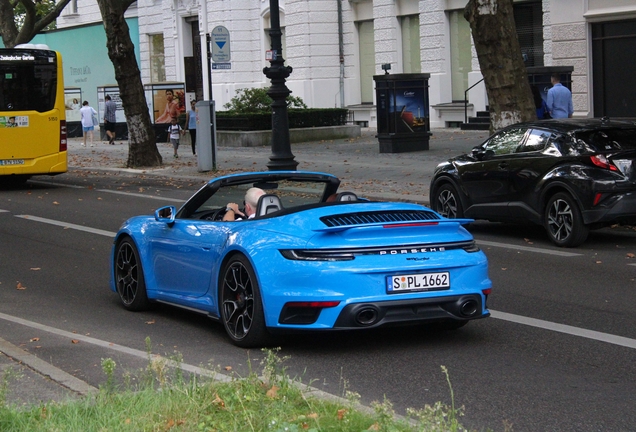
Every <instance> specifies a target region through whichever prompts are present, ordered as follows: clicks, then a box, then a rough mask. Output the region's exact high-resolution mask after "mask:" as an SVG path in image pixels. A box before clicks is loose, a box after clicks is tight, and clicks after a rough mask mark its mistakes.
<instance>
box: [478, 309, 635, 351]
mask: <svg viewBox="0 0 636 432" xmlns="http://www.w3.org/2000/svg"><path fill="white" fill-rule="evenodd" d="M490 316H491V317H493V318H496V319H500V320H504V321H510V322H513V323H517V324H523V325H527V326H530V327H537V328H541V329H545V330H550V331H555V332H559V333H565V334H569V335H572V336H580V337H583V338H586V339H592V340H597V341H600V342H606V343H610V344H614V345H620V346H624V347H627V348H636V339H629V338H626V337H622V336H616V335H612V334H609V333H601V332H597V331H594V330H586V329H582V328H579V327H573V326H569V325H566V324H559V323H555V322H550V321H544V320H540V319H536V318H529V317H524V316H521V315H513V314H509V313H506V312H498V311H493V310H491V311H490Z"/></svg>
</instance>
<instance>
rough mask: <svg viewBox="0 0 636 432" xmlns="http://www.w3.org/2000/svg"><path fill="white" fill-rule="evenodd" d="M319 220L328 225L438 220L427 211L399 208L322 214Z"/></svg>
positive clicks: (433, 214)
mask: <svg viewBox="0 0 636 432" xmlns="http://www.w3.org/2000/svg"><path fill="white" fill-rule="evenodd" d="M320 220H321V221H322V222H323V223H324V224H325V225H327V226H328V227H339V226H350V225H364V224H372V223H391V222H421V221H430V220H439V216H437V215H436V214H435V213H433V212H428V211H421V210H401V211H374V212H361V213H347V214H341V215H334V216H323V217H321V218H320Z"/></svg>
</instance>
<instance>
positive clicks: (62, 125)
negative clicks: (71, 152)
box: [60, 120, 67, 152]
mask: <svg viewBox="0 0 636 432" xmlns="http://www.w3.org/2000/svg"><path fill="white" fill-rule="evenodd" d="M66 148H67V143H66V120H60V151H61V152H63V151H66Z"/></svg>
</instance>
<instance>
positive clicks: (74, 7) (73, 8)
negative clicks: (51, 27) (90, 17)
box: [64, 0, 77, 15]
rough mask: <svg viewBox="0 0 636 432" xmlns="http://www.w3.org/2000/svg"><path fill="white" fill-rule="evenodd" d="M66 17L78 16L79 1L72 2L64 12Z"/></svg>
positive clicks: (73, 0) (72, 0)
mask: <svg viewBox="0 0 636 432" xmlns="http://www.w3.org/2000/svg"><path fill="white" fill-rule="evenodd" d="M64 14H65V15H77V0H71V1H70V2H69V3H68V5H67V6H66V10H65V11H64Z"/></svg>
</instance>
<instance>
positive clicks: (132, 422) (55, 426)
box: [0, 350, 465, 432]
mask: <svg viewBox="0 0 636 432" xmlns="http://www.w3.org/2000/svg"><path fill="white" fill-rule="evenodd" d="M264 352H265V359H264V360H263V363H262V364H261V366H262V371H261V374H260V375H259V374H257V373H255V372H251V373H249V374H248V376H246V377H235V378H233V379H232V380H231V381H230V382H219V381H217V380H214V379H213V378H212V377H201V376H196V375H192V376H189V377H184V375H183V374H182V372H181V370H180V369H179V368H178V367H176V368H173V367H171V366H170V365H174V364H175V362H177V363H178V362H179V359H176V360H175V359H172V360H167V359H164V358H157V357H149V364H148V366H147V367H146V369H144V370H142V371H138V373H137V374H136V375H135V377H136V378H135V379H132V376H133V375H131V374H128V373H126V374H123V375H122V379H121V380H119V381H120V384H116V379H115V374H116V371H117V366H116V364H115V362H114V361H113V360H112V359H103V360H102V369H103V371H104V373H105V375H106V379H105V383H104V384H103V385H102V386H101V388H100V390H99V392H98V393H97V394H96V395H93V396H87V397H84V398H82V399H79V400H72V401H68V402H65V403H47V404H42V405H39V406H32V407H29V408H24V407H16V406H10V405H8V404H7V403H6V392H7V382H8V380H10V379H19V377H17V376H16V375H15V374H12V373H11V372H10V371H9V372H5V373H4V374H3V376H2V377H0V378H1V380H0V430H1V431H3V432H13V431H15V432H30V431H47V432H53V431H82V432H84V431H86V432H89V431H100V432H103V431H117V432H119V431H223V432H229V431H240V432H245V431H273V432H279V431H281V432H282V431H308V432H316V431H366V430H371V431H397V432H400V431H464V430H465V429H464V428H463V427H462V426H461V425H460V423H459V420H458V417H459V416H460V415H461V409H455V408H454V407H453V406H451V407H449V406H446V405H444V404H441V403H439V402H438V403H436V404H435V405H433V406H428V405H427V406H425V407H424V408H423V409H420V410H413V409H409V410H408V417H407V418H402V417H399V418H398V417H397V416H396V415H395V413H394V411H393V408H392V405H391V403H390V402H389V401H388V400H384V401H382V402H376V403H374V404H372V409H371V410H369V409H368V408H367V409H364V407H361V406H360V405H359V403H358V400H359V396H358V395H357V394H355V393H352V392H348V391H346V390H345V394H344V395H343V396H344V397H343V398H333V400H325V399H322V398H317V397H312V396H309V395H308V394H309V393H311V392H309V391H307V390H308V387H306V386H303V385H302V384H300V383H298V382H296V381H294V380H291V379H289V377H288V376H287V374H286V372H285V368H284V367H283V366H282V364H283V362H284V360H285V359H282V358H280V357H279V356H278V355H277V351H276V350H264ZM442 372H443V373H444V374H445V375H446V378H447V380H448V384H449V387H450V385H451V384H450V380H449V378H448V372H447V371H446V369H445V368H444V367H442ZM132 382H136V384H135V385H132V384H131V383H132ZM450 389H451V395H452V387H450Z"/></svg>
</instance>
